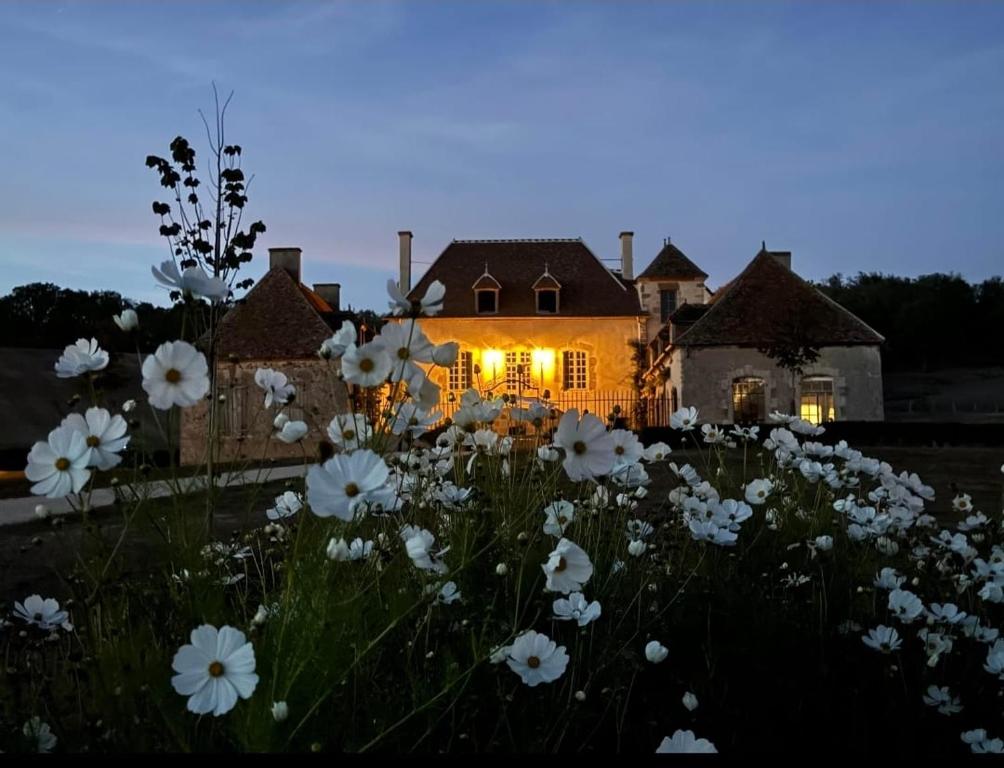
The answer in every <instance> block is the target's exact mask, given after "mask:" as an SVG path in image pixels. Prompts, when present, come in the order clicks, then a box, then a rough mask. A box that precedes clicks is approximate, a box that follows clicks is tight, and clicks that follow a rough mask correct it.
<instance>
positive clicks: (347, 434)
mask: <svg viewBox="0 0 1004 768" xmlns="http://www.w3.org/2000/svg"><path fill="white" fill-rule="evenodd" d="M342 437H343V438H345V439H346V440H355V439H356V431H355V430H354V429H346V430H345V431H344V432H342Z"/></svg>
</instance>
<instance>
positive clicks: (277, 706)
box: [272, 701, 289, 723]
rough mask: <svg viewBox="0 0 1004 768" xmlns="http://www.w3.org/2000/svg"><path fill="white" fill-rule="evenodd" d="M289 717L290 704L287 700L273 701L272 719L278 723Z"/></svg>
mask: <svg viewBox="0 0 1004 768" xmlns="http://www.w3.org/2000/svg"><path fill="white" fill-rule="evenodd" d="M287 717H289V705H288V704H286V702H285V701H274V702H272V719H273V720H275V721H276V722H277V723H281V722H284V721H285V720H286V718H287Z"/></svg>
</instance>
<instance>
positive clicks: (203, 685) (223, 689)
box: [171, 624, 258, 716]
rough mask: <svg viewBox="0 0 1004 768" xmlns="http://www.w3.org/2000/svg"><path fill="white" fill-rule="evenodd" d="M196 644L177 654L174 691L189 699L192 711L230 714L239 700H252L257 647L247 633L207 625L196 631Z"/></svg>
mask: <svg viewBox="0 0 1004 768" xmlns="http://www.w3.org/2000/svg"><path fill="white" fill-rule="evenodd" d="M191 637H192V642H191V644H190V645H183V646H181V648H179V649H178V652H177V653H176V654H175V655H174V661H173V662H172V663H171V667H172V669H174V671H175V672H177V673H178V674H177V675H175V676H174V677H172V678H171V685H173V686H174V690H175V691H177V692H178V693H180V694H181V695H182V696H188V697H189V699H188V709H189V711H191V712H194V713H195V714H197V715H204V714H206V713H208V712H212V713H213V714H214V715H216V716H219V715H222V714H225V713H227V712H229V711H230V710H231V709H233V707H234V705H235V704H236V703H237V697H238V696H240V697H241V698H242V699H248V698H251V694H252V693H254V689H255V686H257V685H258V675H256V674H255V673H254V669H255V658H254V648H253V647H252V645H251V643H249V642H246V638H245V637H244V633H243V632H241V631H240V630H238V629H234V628H233V627H229V626H224V627H222V628H220V629H219V630H217V629H216V627H214V626H212V625H211V624H203V625H202V626H200V627H199V628H198V629H193V630H192V636H191Z"/></svg>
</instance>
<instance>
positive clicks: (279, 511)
mask: <svg viewBox="0 0 1004 768" xmlns="http://www.w3.org/2000/svg"><path fill="white" fill-rule="evenodd" d="M302 508H303V497H302V496H301V495H300V494H298V493H296V492H295V491H286V492H285V493H281V494H279V495H278V496H276V497H275V506H274V507H272V508H271V509H268V510H266V512H265V516H266V517H267V518H268V519H269V520H285V519H286V518H287V517H292V516H293V515H295V514H296V513H297V512H299V511H300V510H301V509H302Z"/></svg>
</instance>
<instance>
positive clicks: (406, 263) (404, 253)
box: [397, 231, 411, 296]
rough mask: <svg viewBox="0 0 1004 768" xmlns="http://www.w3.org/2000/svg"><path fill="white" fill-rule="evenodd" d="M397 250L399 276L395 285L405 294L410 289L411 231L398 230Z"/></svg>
mask: <svg viewBox="0 0 1004 768" xmlns="http://www.w3.org/2000/svg"><path fill="white" fill-rule="evenodd" d="M397 237H398V241H399V242H398V251H399V255H400V274H401V276H400V278H398V281H397V287H398V288H399V289H400V290H401V293H403V294H404V295H405V296H407V295H408V292H409V291H410V290H411V232H407V231H404V232H398V233H397Z"/></svg>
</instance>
